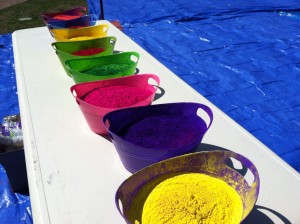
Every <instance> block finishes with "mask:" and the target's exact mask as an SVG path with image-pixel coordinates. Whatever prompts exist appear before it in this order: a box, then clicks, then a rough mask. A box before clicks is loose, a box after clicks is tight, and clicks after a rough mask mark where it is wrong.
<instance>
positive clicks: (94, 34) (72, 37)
mask: <svg viewBox="0 0 300 224" xmlns="http://www.w3.org/2000/svg"><path fill="white" fill-rule="evenodd" d="M107 30H108V25H107V24H100V25H95V26H88V27H83V28H65V29H52V30H51V31H50V32H51V35H52V36H53V37H54V39H55V40H56V41H80V40H91V39H95V38H100V37H106V35H107Z"/></svg>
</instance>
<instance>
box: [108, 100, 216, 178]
mask: <svg viewBox="0 0 300 224" xmlns="http://www.w3.org/2000/svg"><path fill="white" fill-rule="evenodd" d="M203 111H204V116H206V117H205V118H204V119H205V120H206V121H205V120H204V119H203V118H202V117H200V116H199V115H198V112H203ZM157 117H158V118H159V119H160V118H162V119H166V118H167V119H169V118H171V119H172V118H174V117H175V118H179V119H181V120H178V121H179V122H178V123H174V122H173V123H172V122H171V123H169V124H168V123H166V126H165V127H166V128H164V127H161V126H160V125H161V124H164V122H165V121H164V120H158V121H155V122H153V124H157V127H155V125H154V127H153V125H152V129H151V126H148V127H147V126H146V128H147V131H145V133H144V131H142V130H143V129H145V130H146V128H143V129H142V128H140V129H138V134H139V135H140V137H139V136H137V137H136V138H135V140H141V141H142V142H143V143H144V142H145V143H147V142H149V141H150V140H151V141H152V142H151V141H150V143H155V144H157V142H158V143H159V144H163V143H168V142H170V143H172V145H171V144H170V145H164V146H163V147H162V146H155V147H154V146H151V145H150V146H145V145H141V144H138V143H137V142H134V141H132V140H128V139H127V138H125V135H124V133H128V130H129V128H131V127H132V126H133V125H134V124H136V123H137V122H139V121H142V120H146V119H152V118H157ZM187 119H191V120H190V121H189V122H190V123H191V121H192V124H190V126H188V127H186V126H185V123H184V122H186V121H187ZM212 121H213V113H212V111H211V109H210V108H209V107H207V106H206V105H203V104H199V103H188V102H183V103H167V104H157V105H150V106H147V107H135V108H128V109H122V110H118V111H113V112H110V113H108V114H107V115H106V116H104V118H103V123H104V124H105V127H106V129H107V131H108V132H109V135H110V137H111V140H112V142H113V144H114V146H115V148H116V150H117V152H118V154H119V156H120V159H121V161H122V163H123V165H124V167H125V168H126V169H127V170H128V171H129V172H131V173H134V172H136V171H138V170H140V169H142V168H144V167H146V166H149V165H151V164H153V163H156V162H159V161H161V160H164V159H168V158H171V157H174V156H179V155H183V154H185V153H189V152H191V151H192V150H193V149H194V148H195V147H196V146H197V145H199V144H200V142H201V141H202V138H203V136H204V135H205V133H206V132H207V130H208V129H209V127H210V126H211V124H212ZM149 127H150V128H149ZM171 132H172V133H171ZM142 135H143V136H142ZM147 138H148V139H149V140H148V139H147ZM186 139H188V141H187V140H186ZM173 142H174V143H173Z"/></svg>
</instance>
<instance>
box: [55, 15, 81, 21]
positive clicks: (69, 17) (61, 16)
mask: <svg viewBox="0 0 300 224" xmlns="http://www.w3.org/2000/svg"><path fill="white" fill-rule="evenodd" d="M79 17H80V16H73V15H57V16H54V17H53V19H57V20H71V19H77V18H79Z"/></svg>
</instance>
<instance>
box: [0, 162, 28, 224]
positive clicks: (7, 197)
mask: <svg viewBox="0 0 300 224" xmlns="http://www.w3.org/2000/svg"><path fill="white" fill-rule="evenodd" d="M0 223H3V224H31V223H32V214H31V206H30V199H29V196H26V195H22V194H18V193H14V192H13V191H12V188H11V185H10V183H9V180H8V177H7V174H6V171H5V169H4V168H3V166H2V165H1V164H0Z"/></svg>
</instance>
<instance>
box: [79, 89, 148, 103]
mask: <svg viewBox="0 0 300 224" xmlns="http://www.w3.org/2000/svg"><path fill="white" fill-rule="evenodd" d="M151 94H152V91H150V90H145V89H142V88H138V87H134V86H108V87H103V88H97V89H94V90H92V91H90V92H88V93H87V94H85V95H84V96H83V97H82V98H81V99H82V100H83V101H85V102H87V103H89V104H92V105H94V106H98V107H103V108H121V107H128V106H131V105H134V104H136V103H138V102H141V101H143V100H145V99H146V98H147V97H149V96H150V95H151Z"/></svg>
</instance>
